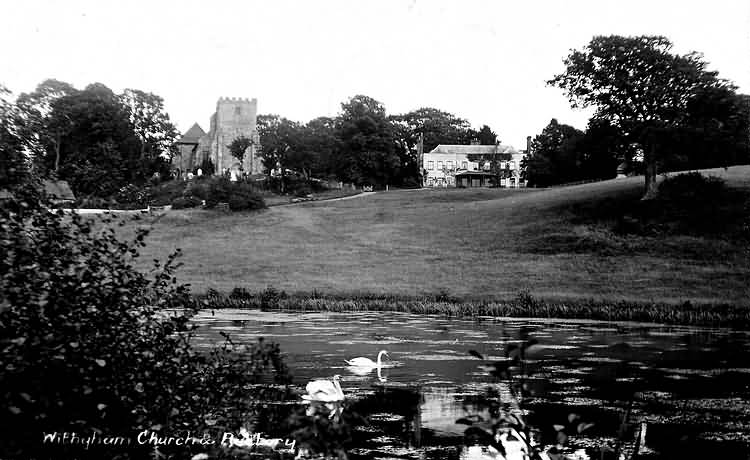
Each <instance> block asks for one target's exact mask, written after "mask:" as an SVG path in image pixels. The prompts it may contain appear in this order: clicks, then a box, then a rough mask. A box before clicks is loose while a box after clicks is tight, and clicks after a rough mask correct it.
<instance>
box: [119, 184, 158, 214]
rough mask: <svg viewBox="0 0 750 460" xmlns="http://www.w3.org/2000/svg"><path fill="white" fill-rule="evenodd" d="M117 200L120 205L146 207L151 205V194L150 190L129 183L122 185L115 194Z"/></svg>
mask: <svg viewBox="0 0 750 460" xmlns="http://www.w3.org/2000/svg"><path fill="white" fill-rule="evenodd" d="M114 198H115V200H116V201H117V203H119V204H120V205H124V206H126V207H127V206H128V205H130V206H129V207H134V208H145V207H146V206H148V205H149V201H150V196H149V192H148V190H146V189H144V188H142V187H138V186H137V185H134V184H128V185H125V186H123V187H121V188H120V189H119V190H118V191H117V193H116V194H115V197H114Z"/></svg>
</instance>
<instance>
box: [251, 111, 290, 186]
mask: <svg viewBox="0 0 750 460" xmlns="http://www.w3.org/2000/svg"><path fill="white" fill-rule="evenodd" d="M257 125H258V135H259V137H260V145H261V150H260V155H261V157H262V158H263V165H264V166H265V167H266V169H267V170H268V171H272V170H275V169H277V168H278V169H279V170H280V173H281V188H282V192H283V191H284V172H285V170H286V169H287V168H290V169H291V168H294V167H295V165H294V164H293V161H292V160H293V158H294V155H293V154H294V152H296V151H299V149H300V148H301V126H300V124H299V123H297V122H294V121H291V120H288V119H286V118H284V117H280V116H278V115H258V118H257Z"/></svg>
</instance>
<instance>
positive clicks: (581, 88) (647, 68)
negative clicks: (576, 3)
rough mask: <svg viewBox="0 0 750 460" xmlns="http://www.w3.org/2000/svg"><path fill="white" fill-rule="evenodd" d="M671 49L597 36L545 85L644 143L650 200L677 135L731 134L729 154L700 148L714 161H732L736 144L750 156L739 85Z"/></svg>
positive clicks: (661, 40) (659, 42) (663, 42)
mask: <svg viewBox="0 0 750 460" xmlns="http://www.w3.org/2000/svg"><path fill="white" fill-rule="evenodd" d="M671 50H672V43H671V42H670V41H669V40H668V39H667V38H665V37H661V36H639V37H622V36H617V35H612V36H606V37H605V36H597V37H594V38H593V39H592V40H591V42H589V44H588V45H587V46H586V47H585V48H584V49H583V50H582V51H577V50H576V51H573V52H572V53H571V54H570V55H568V57H567V58H566V59H565V61H564V62H565V71H564V72H563V73H561V74H558V75H556V76H555V77H554V78H553V79H552V80H550V81H549V82H548V83H549V84H551V85H554V86H558V87H559V88H562V89H563V90H564V91H565V92H566V94H567V95H568V98H569V100H570V103H571V105H572V106H573V107H576V106H579V105H580V106H583V107H589V106H590V107H594V108H595V109H596V112H595V114H594V118H595V119H597V120H604V121H607V122H608V123H610V124H611V125H612V126H615V127H617V128H618V129H619V130H621V132H622V133H623V134H624V135H625V136H627V138H628V139H629V142H630V143H635V144H638V145H640V146H641V148H642V150H643V154H644V163H645V170H646V171H645V172H646V175H645V185H646V196H647V197H649V198H651V197H653V196H655V195H656V173H657V166H658V165H659V164H660V162H661V163H667V164H668V158H669V156H670V155H673V154H674V153H675V148H674V147H676V146H677V145H679V144H680V142H677V143H676V141H675V138H681V139H689V138H691V137H694V136H705V135H708V137H709V139H713V138H714V136H716V137H717V138H718V137H721V136H728V137H730V138H731V140H728V141H727V144H729V145H730V146H731V148H730V149H729V152H724V151H718V150H715V149H709V150H708V151H697V154H698V155H702V156H704V158H710V160H708V162H710V163H712V164H713V165H717V164H721V163H723V162H725V161H727V160H728V159H729V158H731V157H735V158H736V156H737V155H736V152H737V150H738V149H739V150H742V151H743V152H744V153H743V154H742V155H744V158H745V159H747V158H748V157H747V152H748V150H747V142H748V124H749V123H750V121H748V119H747V116H746V114H747V113H748V111H747V107H746V106H743V105H742V103H741V101H742V100H743V99H737V96H736V95H735V90H736V87H735V86H733V85H732V84H730V83H729V82H727V81H725V80H722V79H719V78H718V74H717V73H716V72H711V71H708V70H706V68H707V63H706V62H705V61H704V60H703V59H702V56H701V55H699V54H698V53H690V54H685V55H676V54H672V52H671ZM743 114H744V115H743ZM690 133H693V135H690ZM698 133H700V134H698ZM623 153H627V152H623ZM727 154H728V155H729V157H727V156H726V155H727ZM708 155H710V156H708ZM742 155H741V156H742Z"/></svg>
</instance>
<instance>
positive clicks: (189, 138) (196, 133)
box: [177, 123, 206, 144]
mask: <svg viewBox="0 0 750 460" xmlns="http://www.w3.org/2000/svg"><path fill="white" fill-rule="evenodd" d="M205 135H206V132H205V131H203V128H201V127H200V126H199V125H198V123H193V126H192V127H190V129H188V130H187V131H186V132H185V134H183V135H182V137H181V138H180V139H179V140H178V141H177V142H178V143H179V144H197V143H198V141H199V140H200V138H201V137H203V136H205Z"/></svg>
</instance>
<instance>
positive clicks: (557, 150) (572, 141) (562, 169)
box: [522, 118, 584, 187]
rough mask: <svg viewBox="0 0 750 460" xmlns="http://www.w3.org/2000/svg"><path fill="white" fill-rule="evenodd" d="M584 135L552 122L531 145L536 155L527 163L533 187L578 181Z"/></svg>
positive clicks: (570, 127) (532, 155)
mask: <svg viewBox="0 0 750 460" xmlns="http://www.w3.org/2000/svg"><path fill="white" fill-rule="evenodd" d="M583 136H584V134H583V132H581V131H580V130H578V129H576V128H574V127H572V126H569V125H566V124H560V123H558V121H557V120H556V119H554V118H553V119H552V120H551V121H550V122H549V124H548V125H547V126H546V127H545V128H544V130H542V133H541V134H539V135H537V136H536V137H535V138H534V140H533V141H532V143H531V151H532V153H531V154H530V155H528V156H527V157H526V158H524V160H523V164H522V168H523V171H524V177H525V178H526V180H527V181H528V184H529V185H530V186H542V187H546V186H549V185H554V184H561V183H565V182H570V181H574V180H578V179H579V176H578V166H579V162H578V152H579V149H580V146H579V144H580V142H581V140H582V139H583Z"/></svg>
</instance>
